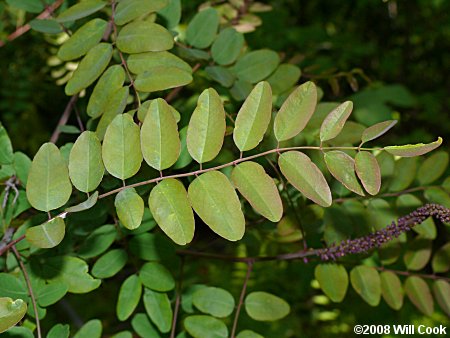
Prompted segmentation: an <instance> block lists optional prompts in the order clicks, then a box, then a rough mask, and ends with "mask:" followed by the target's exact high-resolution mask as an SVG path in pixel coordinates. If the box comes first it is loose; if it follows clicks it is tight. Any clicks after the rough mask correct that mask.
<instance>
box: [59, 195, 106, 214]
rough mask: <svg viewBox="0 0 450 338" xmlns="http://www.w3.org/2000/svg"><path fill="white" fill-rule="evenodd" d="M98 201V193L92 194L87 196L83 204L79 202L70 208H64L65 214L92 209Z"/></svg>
mask: <svg viewBox="0 0 450 338" xmlns="http://www.w3.org/2000/svg"><path fill="white" fill-rule="evenodd" d="M97 200H98V191H96V192H94V193H93V194H92V195H91V196H89V197H88V198H87V199H86V200H85V201H84V202H81V203H79V204H77V205H74V206H72V207H69V208H66V209H65V211H67V212H80V211H84V210H88V209H90V208H92V207H93V206H94V205H95V203H97Z"/></svg>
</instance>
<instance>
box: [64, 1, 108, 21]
mask: <svg viewBox="0 0 450 338" xmlns="http://www.w3.org/2000/svg"><path fill="white" fill-rule="evenodd" d="M105 6H106V2H105V1H100V0H85V1H81V2H79V3H77V4H76V5H73V6H72V7H69V8H68V9H66V10H65V11H64V12H62V13H61V14H59V15H58V16H57V17H56V20H57V21H58V22H68V21H74V20H78V19H81V18H84V17H86V16H89V15H91V14H92V13H95V12H97V11H99V10H100V9H102V8H103V7H105Z"/></svg>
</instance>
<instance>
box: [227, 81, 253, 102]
mask: <svg viewBox="0 0 450 338" xmlns="http://www.w3.org/2000/svg"><path fill="white" fill-rule="evenodd" d="M252 89H253V85H252V84H251V83H250V82H248V81H244V80H237V81H235V82H234V84H233V87H232V88H231V89H230V94H231V95H232V96H233V98H234V99H235V100H236V101H243V100H244V99H246V98H247V96H248V95H250V92H251V91H252Z"/></svg>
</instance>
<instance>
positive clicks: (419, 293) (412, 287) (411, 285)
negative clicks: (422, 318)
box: [404, 276, 434, 316]
mask: <svg viewBox="0 0 450 338" xmlns="http://www.w3.org/2000/svg"><path fill="white" fill-rule="evenodd" d="M404 287H405V292H406V295H407V296H408V298H409V300H410V301H411V303H413V304H414V305H415V306H416V307H417V308H418V309H419V310H420V311H421V312H423V313H424V314H425V315H427V316H431V315H432V314H433V312H434V302H433V297H432V295H431V292H430V288H429V287H428V284H427V283H426V282H425V281H424V280H423V279H422V278H420V277H417V276H409V277H408V278H406V281H405V285H404Z"/></svg>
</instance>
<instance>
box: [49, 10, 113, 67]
mask: <svg viewBox="0 0 450 338" xmlns="http://www.w3.org/2000/svg"><path fill="white" fill-rule="evenodd" d="M107 25H108V23H107V22H106V21H105V20H102V19H99V18H96V19H93V20H91V21H89V22H87V23H86V24H84V25H83V26H81V27H80V28H78V29H77V31H76V32H75V33H74V34H73V35H72V36H71V37H70V38H69V39H68V40H67V41H65V42H64V43H63V44H62V46H61V47H60V48H59V50H58V54H57V56H58V57H59V58H60V59H61V60H63V61H69V60H73V59H77V58H79V57H80V56H83V55H84V54H86V53H87V52H88V51H89V50H90V49H91V48H92V47H94V46H95V45H97V44H98V43H99V42H100V40H101V39H102V37H103V34H104V33H105V30H106V26H107Z"/></svg>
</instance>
